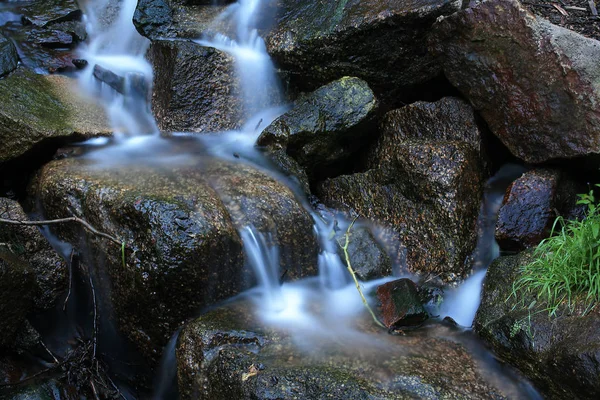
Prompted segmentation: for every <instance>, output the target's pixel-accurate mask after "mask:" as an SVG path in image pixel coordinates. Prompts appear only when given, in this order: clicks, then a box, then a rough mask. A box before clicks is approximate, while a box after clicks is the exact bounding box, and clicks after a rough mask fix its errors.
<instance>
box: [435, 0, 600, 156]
mask: <svg viewBox="0 0 600 400" xmlns="http://www.w3.org/2000/svg"><path fill="white" fill-rule="evenodd" d="M431 46H432V49H433V50H434V51H435V52H436V53H437V54H439V55H440V56H442V57H443V65H444V72H445V74H446V76H447V78H448V79H449V81H450V82H451V83H452V84H453V85H454V86H455V87H457V88H458V89H459V90H460V91H461V92H462V93H463V94H464V96H465V97H466V98H467V99H469V101H470V102H471V103H472V104H473V106H474V107H475V109H477V110H478V111H479V112H480V113H481V116H482V117H483V118H484V119H485V121H486V122H487V124H488V125H489V127H490V129H491V131H492V132H493V133H494V134H495V135H496V136H498V138H499V139H500V140H501V141H502V143H504V145H506V147H508V149H509V150H510V151H511V152H512V153H513V154H514V155H515V156H517V157H519V158H521V159H522V160H525V161H526V162H531V163H541V162H544V161H547V160H551V159H556V158H571V157H578V156H586V155H592V154H597V153H599V152H600V111H599V110H598V107H597V104H598V102H599V101H600V89H599V88H598V86H597V85H596V84H595V83H594V82H597V80H598V77H600V65H599V64H598V63H597V62H596V60H598V59H599V58H600V45H599V44H598V41H596V40H593V39H588V38H585V37H583V36H581V35H579V34H577V33H575V32H573V31H570V30H568V29H565V28H561V27H558V26H555V25H552V24H551V23H549V22H548V21H546V20H544V19H542V18H536V17H534V16H533V15H532V14H530V13H529V12H528V11H527V10H526V9H525V8H524V7H523V6H522V5H521V4H520V3H519V2H517V1H515V0H486V1H483V2H481V3H478V4H477V5H475V6H474V7H472V8H467V9H465V10H462V11H460V12H458V13H456V14H455V15H452V16H450V17H446V18H443V19H442V20H441V21H440V22H438V23H437V24H436V25H435V29H434V34H433V35H432V40H431Z"/></svg>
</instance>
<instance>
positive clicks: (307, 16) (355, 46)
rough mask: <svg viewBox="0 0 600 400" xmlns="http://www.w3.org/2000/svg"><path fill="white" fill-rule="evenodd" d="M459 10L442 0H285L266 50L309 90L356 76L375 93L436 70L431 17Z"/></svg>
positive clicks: (416, 80) (421, 79)
mask: <svg viewBox="0 0 600 400" xmlns="http://www.w3.org/2000/svg"><path fill="white" fill-rule="evenodd" d="M460 6H461V2H460V1H448V0H426V1H415V2H406V1H403V0H394V1H380V0H367V1H365V0H363V1H357V0H351V1H344V2H322V1H303V2H299V1H295V0H285V1H283V2H282V8H281V11H280V14H279V15H280V18H279V20H278V21H277V23H276V25H275V28H274V29H273V31H272V32H271V33H270V34H269V35H268V36H267V39H266V41H267V48H268V52H269V54H271V56H272V57H273V59H274V60H275V62H276V63H277V64H278V65H279V66H280V67H281V68H283V69H285V70H289V71H291V72H292V73H293V74H294V75H295V76H297V77H298V81H299V82H300V81H301V83H302V85H304V86H308V88H311V89H314V88H315V87H318V86H320V85H323V84H326V83H328V82H331V81H333V80H335V79H339V78H341V77H343V76H356V77H359V78H361V79H364V80H365V81H367V82H368V83H369V85H371V86H372V87H373V88H374V89H376V92H379V91H390V90H397V89H399V88H402V87H407V86H410V85H414V84H417V83H421V82H424V81H427V80H429V79H432V78H433V77H435V76H436V75H438V74H439V73H440V72H441V71H440V70H441V68H440V66H439V64H438V63H437V62H436V60H435V59H434V58H433V57H432V56H431V55H430V54H429V51H428V49H427V44H426V40H425V39H426V36H427V34H428V32H429V30H430V27H431V25H432V24H433V22H434V21H435V20H436V18H438V17H440V16H442V15H449V14H452V13H453V12H455V11H457V10H459V9H460Z"/></svg>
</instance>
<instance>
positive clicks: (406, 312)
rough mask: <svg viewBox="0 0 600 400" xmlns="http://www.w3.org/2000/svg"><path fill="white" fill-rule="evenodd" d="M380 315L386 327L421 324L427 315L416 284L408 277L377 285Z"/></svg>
mask: <svg viewBox="0 0 600 400" xmlns="http://www.w3.org/2000/svg"><path fill="white" fill-rule="evenodd" d="M377 298H378V299H379V302H380V303H381V317H382V320H383V323H384V325H385V326H387V327H388V328H402V327H411V326H418V325H421V324H422V323H423V322H424V321H425V320H426V319H427V318H428V317H429V315H428V314H427V311H425V308H424V307H423V305H422V304H421V300H420V298H419V292H418V290H417V285H416V284H415V283H414V282H413V281H411V280H410V279H398V280H396V281H392V282H388V283H386V284H383V285H381V286H378V287H377Z"/></svg>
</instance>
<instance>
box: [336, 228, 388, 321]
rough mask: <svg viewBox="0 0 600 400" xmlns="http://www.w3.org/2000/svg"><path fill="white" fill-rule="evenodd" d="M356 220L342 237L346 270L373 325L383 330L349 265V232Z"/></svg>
mask: <svg viewBox="0 0 600 400" xmlns="http://www.w3.org/2000/svg"><path fill="white" fill-rule="evenodd" d="M357 219H358V217H355V218H354V220H353V221H352V223H351V224H350V226H348V229H347V230H346V234H345V235H344V236H345V237H346V243H345V244H344V246H342V250H344V257H345V258H346V267H347V268H348V271H349V272H350V275H352V279H354V284H355V285H356V290H358V294H360V298H361V299H362V302H363V304H364V305H365V307H366V308H367V310H369V313H370V314H371V317H373V321H375V323H376V324H377V325H379V326H380V327H382V328H385V325H383V324H382V323H381V321H379V319H378V318H377V316H376V315H375V313H374V312H373V310H372V309H371V306H370V305H369V302H368V301H367V299H366V298H365V295H364V294H363V292H362V289H361V288H360V283H359V282H358V278H357V277H356V274H355V273H354V269H353V268H352V264H351V263H350V254H348V246H349V245H350V231H351V230H352V227H353V226H354V223H355V222H356V220H357ZM338 244H339V243H338Z"/></svg>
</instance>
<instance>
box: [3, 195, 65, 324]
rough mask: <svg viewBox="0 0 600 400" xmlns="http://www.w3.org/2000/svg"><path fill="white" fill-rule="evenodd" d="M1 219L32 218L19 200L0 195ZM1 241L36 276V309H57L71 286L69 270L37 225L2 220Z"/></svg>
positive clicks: (20, 219)
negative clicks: (8, 222)
mask: <svg viewBox="0 0 600 400" xmlns="http://www.w3.org/2000/svg"><path fill="white" fill-rule="evenodd" d="M0 218H5V219H11V220H15V221H28V220H29V217H28V216H27V214H25V212H24V211H23V209H22V208H21V206H20V205H19V203H17V202H16V201H14V200H9V199H3V198H0ZM0 229H1V231H0V242H2V243H3V244H5V246H4V250H5V251H8V252H10V253H12V255H11V257H12V258H13V259H15V260H19V261H18V262H19V263H20V264H25V265H27V266H28V267H27V268H28V270H30V271H31V272H32V274H33V277H34V282H33V283H32V288H33V290H32V295H33V296H32V297H33V301H34V305H35V310H34V311H36V312H41V311H45V310H49V309H51V308H53V307H54V306H55V305H56V303H57V301H58V300H59V298H60V297H61V296H62V295H63V294H64V293H65V292H66V291H67V289H68V279H69V278H68V277H69V270H68V267H67V264H66V263H65V261H64V260H63V259H62V258H61V257H60V256H59V255H58V254H57V253H56V252H55V251H54V249H53V248H52V246H51V245H50V243H48V241H47V240H46V238H45V237H44V236H43V235H42V234H41V232H40V231H39V228H37V227H35V226H23V225H7V224H2V223H0Z"/></svg>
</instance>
